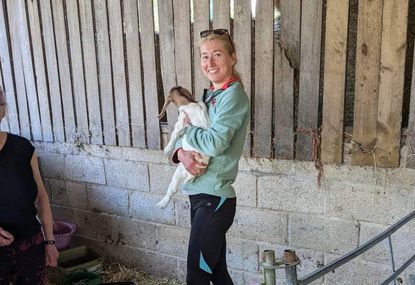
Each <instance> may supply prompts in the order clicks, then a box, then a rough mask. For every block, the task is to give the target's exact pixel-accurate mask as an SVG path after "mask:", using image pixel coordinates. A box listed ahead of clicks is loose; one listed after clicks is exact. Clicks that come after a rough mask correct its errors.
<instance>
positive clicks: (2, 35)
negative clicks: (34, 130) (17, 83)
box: [0, 5, 20, 134]
mask: <svg viewBox="0 0 415 285" xmlns="http://www.w3.org/2000/svg"><path fill="white" fill-rule="evenodd" d="M5 21H6V17H5V13H4V9H3V5H0V58H1V60H0V65H1V72H2V77H3V82H4V85H3V90H4V92H5V93H6V97H7V105H8V106H7V119H8V122H9V131H10V132H12V133H13V134H20V126H19V117H18V114H17V106H16V98H15V89H14V84H13V75H12V65H11V61H10V59H11V56H10V51H9V45H8V42H9V41H8V37H7V32H6V22H5Z"/></svg>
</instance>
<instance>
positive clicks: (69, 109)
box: [52, 0, 78, 142]
mask: <svg viewBox="0 0 415 285" xmlns="http://www.w3.org/2000/svg"><path fill="white" fill-rule="evenodd" d="M52 12H53V22H54V26H55V41H56V51H57V55H58V69H59V78H60V83H61V95H62V104H63V106H65V107H64V108H63V117H64V122H65V123H64V124H65V134H66V141H67V142H74V141H75V138H76V128H75V112H74V107H73V95H72V85H71V72H70V69H69V57H68V44H67V40H66V28H65V16H64V12H63V0H54V1H52ZM77 72H78V71H77Z"/></svg>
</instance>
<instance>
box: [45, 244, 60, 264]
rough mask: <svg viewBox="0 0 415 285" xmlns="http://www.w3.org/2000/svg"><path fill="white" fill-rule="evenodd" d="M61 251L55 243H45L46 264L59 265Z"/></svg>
mask: <svg viewBox="0 0 415 285" xmlns="http://www.w3.org/2000/svg"><path fill="white" fill-rule="evenodd" d="M58 257H59V252H58V249H57V248H56V246H55V245H54V244H46V245H45V264H46V266H50V267H55V266H57V265H58Z"/></svg>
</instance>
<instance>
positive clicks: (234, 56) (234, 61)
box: [232, 52, 238, 66]
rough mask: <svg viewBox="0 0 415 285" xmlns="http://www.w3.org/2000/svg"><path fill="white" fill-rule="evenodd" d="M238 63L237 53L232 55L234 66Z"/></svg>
mask: <svg viewBox="0 0 415 285" xmlns="http://www.w3.org/2000/svg"><path fill="white" fill-rule="evenodd" d="M237 62H238V61H237V60H236V52H234V53H233V54H232V66H234V65H235V64H236V63H237Z"/></svg>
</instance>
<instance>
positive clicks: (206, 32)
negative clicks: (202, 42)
mask: <svg viewBox="0 0 415 285" xmlns="http://www.w3.org/2000/svg"><path fill="white" fill-rule="evenodd" d="M211 34H214V35H219V36H223V35H225V34H226V35H228V39H229V42H230V43H231V46H232V50H233V51H235V47H234V46H233V42H232V39H231V35H230V34H229V31H228V29H215V30H204V31H201V32H200V37H201V38H205V37H207V36H209V35H211Z"/></svg>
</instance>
